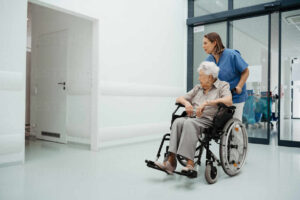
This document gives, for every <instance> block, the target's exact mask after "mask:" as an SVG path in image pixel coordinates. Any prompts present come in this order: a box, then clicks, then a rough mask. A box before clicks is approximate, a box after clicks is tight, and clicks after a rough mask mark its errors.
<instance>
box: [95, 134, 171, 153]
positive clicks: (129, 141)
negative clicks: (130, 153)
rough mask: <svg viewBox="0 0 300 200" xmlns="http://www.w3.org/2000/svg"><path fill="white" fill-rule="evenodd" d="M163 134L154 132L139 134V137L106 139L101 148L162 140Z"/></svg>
mask: <svg viewBox="0 0 300 200" xmlns="http://www.w3.org/2000/svg"><path fill="white" fill-rule="evenodd" d="M164 134H165V133H163V134H153V135H147V136H139V137H133V138H126V139H119V140H113V141H106V142H102V143H101V144H100V148H99V149H100V151H101V149H105V148H110V147H119V146H121V145H129V144H138V143H142V142H150V141H158V140H161V139H162V137H163V135H164Z"/></svg>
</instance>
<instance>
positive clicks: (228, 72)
mask: <svg viewBox="0 0 300 200" xmlns="http://www.w3.org/2000/svg"><path fill="white" fill-rule="evenodd" d="M206 61H210V62H214V63H216V65H217V66H218V67H219V68H220V71H219V79H220V80H221V81H226V82H228V83H229V84H230V90H231V89H233V88H235V87H236V86H237V84H238V83H239V81H240V79H241V74H242V72H243V71H244V70H245V69H246V68H247V67H248V64H247V63H246V62H245V60H244V59H243V58H242V57H241V54H240V52H239V51H238V50H234V49H227V48H226V49H224V51H223V53H222V54H221V55H220V59H219V62H218V63H217V62H216V60H215V58H214V56H213V55H212V54H210V55H209V56H208V57H207V58H206ZM246 99H247V91H246V83H245V85H244V86H243V88H242V93H241V94H236V93H234V94H233V97H232V101H233V103H241V102H245V101H246Z"/></svg>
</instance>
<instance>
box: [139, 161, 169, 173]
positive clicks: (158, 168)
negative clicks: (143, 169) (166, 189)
mask: <svg viewBox="0 0 300 200" xmlns="http://www.w3.org/2000/svg"><path fill="white" fill-rule="evenodd" d="M145 162H146V163H147V167H150V168H153V169H157V170H160V171H163V172H166V173H167V174H168V175H169V173H168V172H167V171H166V170H163V169H161V168H160V167H158V166H157V165H156V164H155V163H154V162H153V161H151V160H145Z"/></svg>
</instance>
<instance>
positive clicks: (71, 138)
mask: <svg viewBox="0 0 300 200" xmlns="http://www.w3.org/2000/svg"><path fill="white" fill-rule="evenodd" d="M67 141H68V142H73V143H78V144H88V145H89V144H90V143H91V139H90V138H83V137H74V136H69V135H68V136H67Z"/></svg>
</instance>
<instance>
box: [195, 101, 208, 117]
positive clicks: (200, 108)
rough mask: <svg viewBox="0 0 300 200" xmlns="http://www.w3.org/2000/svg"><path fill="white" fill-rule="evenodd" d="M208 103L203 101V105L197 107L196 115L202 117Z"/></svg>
mask: <svg viewBox="0 0 300 200" xmlns="http://www.w3.org/2000/svg"><path fill="white" fill-rule="evenodd" d="M206 105H207V104H206V103H203V104H201V105H200V106H199V107H198V108H197V110H196V116H197V117H201V115H202V113H203V110H204V108H205V106H206Z"/></svg>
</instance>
